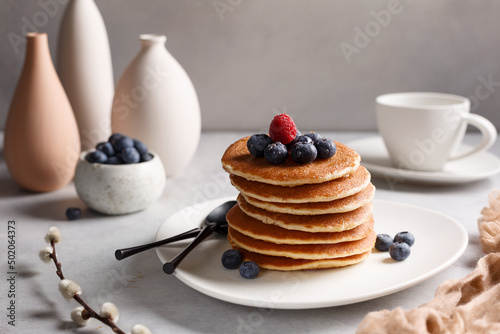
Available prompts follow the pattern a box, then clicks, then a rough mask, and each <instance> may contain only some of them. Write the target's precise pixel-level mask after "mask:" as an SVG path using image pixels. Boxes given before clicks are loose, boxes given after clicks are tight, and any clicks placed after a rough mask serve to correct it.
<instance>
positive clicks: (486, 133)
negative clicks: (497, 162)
mask: <svg viewBox="0 0 500 334" xmlns="http://www.w3.org/2000/svg"><path fill="white" fill-rule="evenodd" d="M462 118H463V120H464V121H465V122H467V123H469V124H470V125H472V126H474V127H476V128H477V129H478V130H479V131H481V134H482V136H483V139H482V140H481V142H480V143H479V144H478V145H477V146H476V147H474V148H472V149H471V150H469V151H467V152H465V153H462V154H460V155H457V156H455V157H451V158H450V159H448V160H457V159H461V158H464V157H467V156H469V155H472V154H474V153H477V152H479V151H483V150H487V149H488V148H490V147H491V145H493V143H494V142H495V140H496V139H497V129H496V128H495V126H494V125H493V123H491V122H490V121H489V120H488V119H486V118H484V117H483V116H480V115H477V114H464V115H462Z"/></svg>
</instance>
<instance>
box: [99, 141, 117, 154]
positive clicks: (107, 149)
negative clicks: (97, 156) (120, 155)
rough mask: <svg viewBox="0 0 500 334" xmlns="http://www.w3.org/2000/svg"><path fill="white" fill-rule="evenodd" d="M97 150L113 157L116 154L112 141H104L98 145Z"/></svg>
mask: <svg viewBox="0 0 500 334" xmlns="http://www.w3.org/2000/svg"><path fill="white" fill-rule="evenodd" d="M95 148H96V150H99V151H102V152H104V154H106V155H107V156H108V157H112V156H113V155H115V149H114V148H113V145H111V143H110V142H102V143H99V144H97V145H96V147H95Z"/></svg>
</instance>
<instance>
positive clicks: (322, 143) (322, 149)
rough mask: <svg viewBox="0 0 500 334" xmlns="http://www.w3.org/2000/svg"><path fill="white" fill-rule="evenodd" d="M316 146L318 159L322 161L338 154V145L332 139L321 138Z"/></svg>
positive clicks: (316, 142)
mask: <svg viewBox="0 0 500 334" xmlns="http://www.w3.org/2000/svg"><path fill="white" fill-rule="evenodd" d="M314 146H316V149H317V150H318V158H320V159H328V158H331V157H333V155H334V154H335V152H337V145H335V143H334V142H333V140H331V139H327V138H321V139H319V140H316V141H315V142H314Z"/></svg>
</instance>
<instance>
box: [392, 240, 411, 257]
mask: <svg viewBox="0 0 500 334" xmlns="http://www.w3.org/2000/svg"><path fill="white" fill-rule="evenodd" d="M389 255H390V256H391V257H392V258H393V259H394V260H396V261H403V260H404V259H406V258H407V257H408V256H410V246H409V245H408V244H407V243H406V242H402V241H397V242H395V243H393V244H392V245H391V247H390V248H389Z"/></svg>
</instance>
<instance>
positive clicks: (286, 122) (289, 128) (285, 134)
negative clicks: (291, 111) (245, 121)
mask: <svg viewBox="0 0 500 334" xmlns="http://www.w3.org/2000/svg"><path fill="white" fill-rule="evenodd" d="M296 134H297V127H296V126H295V123H294V122H293V119H292V118H291V117H290V116H288V115H287V114H281V115H276V116H274V118H273V120H272V121H271V125H270V126H269V136H270V137H271V139H272V140H273V141H274V142H281V143H282V144H284V145H286V144H288V143H290V142H291V141H292V140H294V138H295V135H296Z"/></svg>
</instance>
